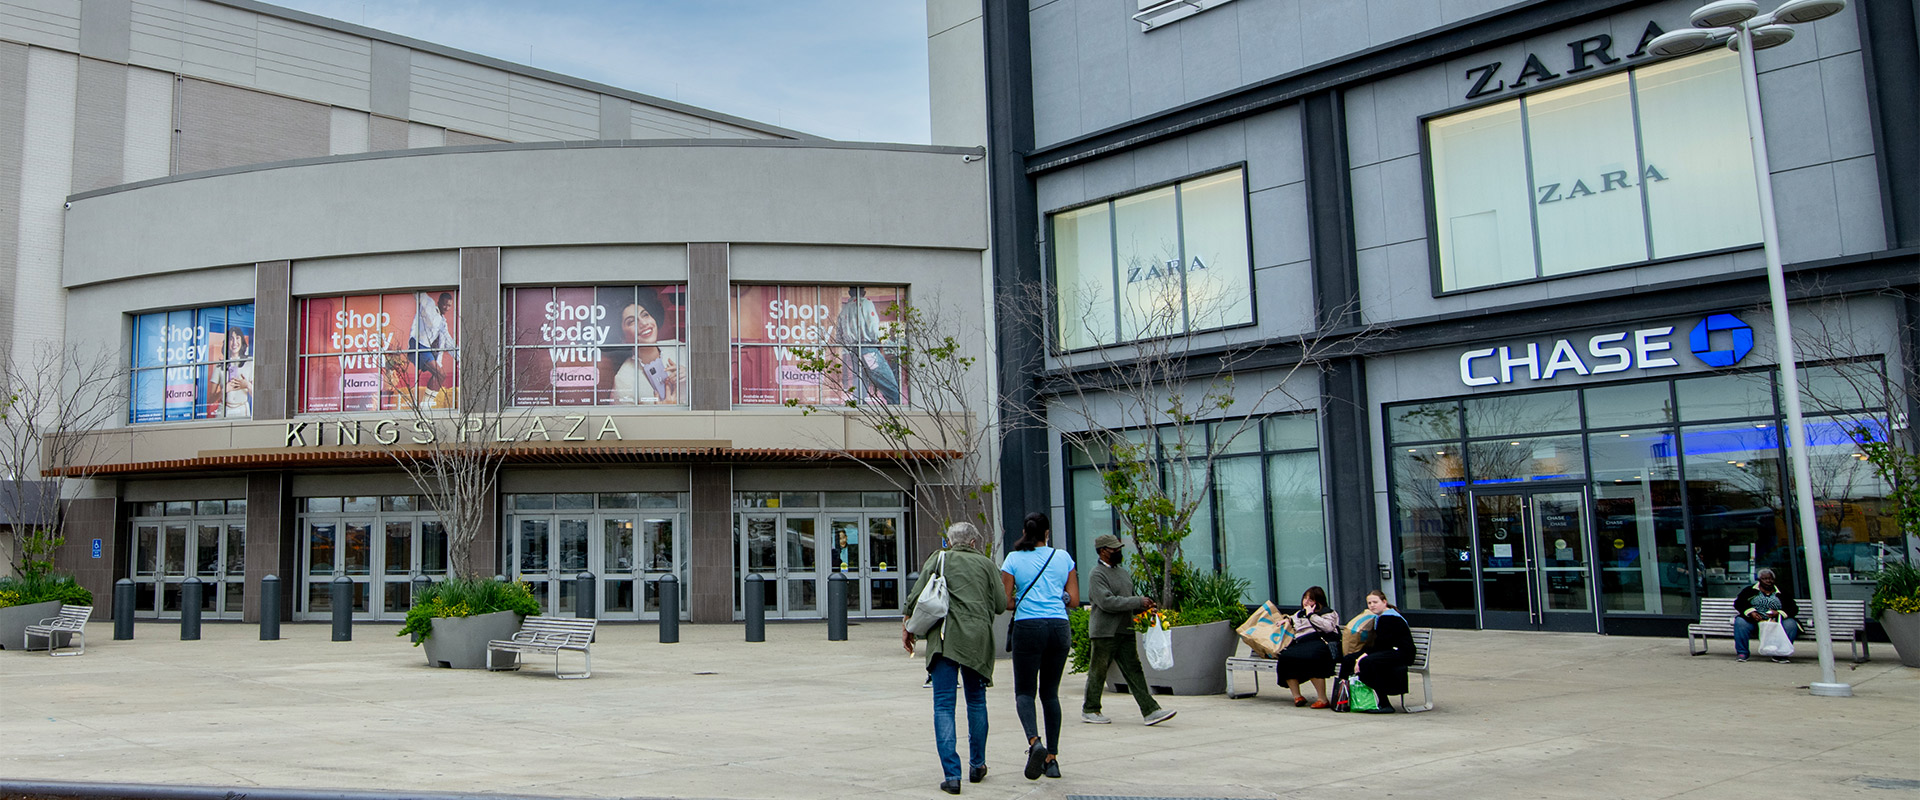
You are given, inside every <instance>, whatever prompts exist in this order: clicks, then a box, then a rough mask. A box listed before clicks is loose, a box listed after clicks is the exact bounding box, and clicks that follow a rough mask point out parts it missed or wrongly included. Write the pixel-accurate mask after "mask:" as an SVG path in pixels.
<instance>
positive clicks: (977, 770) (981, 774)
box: [967, 764, 987, 783]
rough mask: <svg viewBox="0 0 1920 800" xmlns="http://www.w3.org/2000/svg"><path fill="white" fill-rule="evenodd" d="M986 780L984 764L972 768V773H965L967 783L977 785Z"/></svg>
mask: <svg viewBox="0 0 1920 800" xmlns="http://www.w3.org/2000/svg"><path fill="white" fill-rule="evenodd" d="M986 779H987V765H985V764H981V765H980V766H977V767H974V768H973V770H972V771H970V772H968V773H967V782H968V783H979V782H981V781H983V780H986Z"/></svg>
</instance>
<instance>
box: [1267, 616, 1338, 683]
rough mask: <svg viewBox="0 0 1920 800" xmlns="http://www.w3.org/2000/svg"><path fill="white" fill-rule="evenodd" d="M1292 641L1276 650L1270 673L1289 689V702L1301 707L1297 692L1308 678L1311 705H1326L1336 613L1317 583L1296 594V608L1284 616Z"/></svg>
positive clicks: (1335, 640) (1335, 653)
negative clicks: (1289, 614)
mask: <svg viewBox="0 0 1920 800" xmlns="http://www.w3.org/2000/svg"><path fill="white" fill-rule="evenodd" d="M1286 622H1287V627H1288V628H1289V629H1291V630H1292V631H1293V641H1292V642H1291V643H1289V644H1288V645H1287V646H1286V649H1284V650H1281V651H1280V655H1279V660H1278V661H1276V662H1274V665H1273V667H1274V673H1275V675H1276V676H1277V677H1278V678H1279V679H1280V684H1281V685H1282V686H1285V687H1287V688H1288V689H1291V690H1292V691H1293V704H1294V705H1295V706H1304V705H1306V704H1307V697H1306V695H1303V694H1301V693H1300V683H1301V682H1302V681H1312V682H1313V691H1314V693H1315V694H1314V703H1313V707H1314V708H1326V707H1327V706H1328V705H1329V703H1328V700H1327V679H1328V678H1330V677H1333V673H1334V671H1335V668H1336V666H1337V665H1336V664H1335V663H1334V659H1335V658H1337V657H1338V656H1339V654H1340V613H1339V612H1337V611H1334V610H1333V609H1331V608H1328V607H1327V590H1325V589H1322V588H1320V587H1318V586H1315V587H1312V588H1309V589H1307V593H1306V594H1304V595H1301V597H1300V610H1299V611H1297V612H1295V613H1294V614H1293V616H1290V617H1287V619H1286Z"/></svg>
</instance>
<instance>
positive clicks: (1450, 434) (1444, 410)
mask: <svg viewBox="0 0 1920 800" xmlns="http://www.w3.org/2000/svg"><path fill="white" fill-rule="evenodd" d="M1387 438H1388V440H1390V441H1393V442H1431V441H1436V440H1448V439H1458V438H1460V404H1459V403H1458V402H1457V401H1453V400H1447V401H1444V402H1439V403H1420V404H1417V405H1409V406H1394V407H1393V408H1389V409H1387Z"/></svg>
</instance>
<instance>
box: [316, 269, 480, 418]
mask: <svg viewBox="0 0 1920 800" xmlns="http://www.w3.org/2000/svg"><path fill="white" fill-rule="evenodd" d="M459 334H460V304H459V293H458V292H455V291H452V290H444V291H429V292H406V293H398V294H368V295H350V296H347V297H312V298H307V299H304V300H302V301H301V302H300V405H299V407H300V411H301V412H303V413H311V412H331V411H385V410H392V409H399V408H411V407H413V406H414V405H416V404H417V405H418V406H419V407H420V408H424V409H433V408H448V407H450V406H452V405H453V404H454V403H455V402H456V401H457V397H458V395H457V393H458V390H459V387H458V383H459V371H460V370H459ZM409 398H411V399H409Z"/></svg>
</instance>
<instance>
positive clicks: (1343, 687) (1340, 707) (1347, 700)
mask: <svg viewBox="0 0 1920 800" xmlns="http://www.w3.org/2000/svg"><path fill="white" fill-rule="evenodd" d="M1333 710H1334V711H1336V712H1339V713H1342V714H1344V713H1346V712H1348V711H1352V710H1353V695H1352V694H1351V693H1350V691H1349V690H1348V687H1347V682H1346V681H1340V680H1336V681H1334V682H1333Z"/></svg>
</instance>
